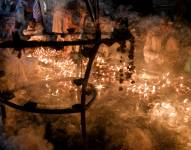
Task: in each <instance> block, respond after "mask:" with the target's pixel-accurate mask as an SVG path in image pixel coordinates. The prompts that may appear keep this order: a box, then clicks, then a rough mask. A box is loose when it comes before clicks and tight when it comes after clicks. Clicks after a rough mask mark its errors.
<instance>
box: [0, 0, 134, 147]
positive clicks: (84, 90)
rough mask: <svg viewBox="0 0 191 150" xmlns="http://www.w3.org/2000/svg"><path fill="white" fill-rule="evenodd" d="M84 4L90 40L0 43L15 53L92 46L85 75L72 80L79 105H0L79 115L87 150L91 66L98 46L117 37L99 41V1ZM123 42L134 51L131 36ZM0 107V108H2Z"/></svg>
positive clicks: (3, 100)
mask: <svg viewBox="0 0 191 150" xmlns="http://www.w3.org/2000/svg"><path fill="white" fill-rule="evenodd" d="M84 2H85V4H86V8H87V10H88V12H89V16H90V17H91V21H92V23H93V25H94V27H95V34H94V35H95V37H94V38H93V39H91V40H89V39H87V40H76V41H63V42H56V41H47V42H37V41H24V40H21V39H20V38H19V37H15V38H14V39H13V41H5V42H3V43H0V48H14V49H15V50H17V51H21V50H22V49H23V48H27V47H30V48H32V47H39V46H46V47H64V46H73V45H92V48H91V50H89V51H87V52H86V53H87V55H88V58H89V60H88V64H87V67H86V70H85V74H84V77H83V78H80V79H76V80H74V83H75V84H76V85H77V86H81V99H80V101H81V102H80V103H79V104H74V105H73V106H71V108H65V109H40V108H36V107H27V105H24V106H21V105H18V104H15V103H12V102H11V101H9V100H8V99H9V98H8V99H6V98H3V97H1V96H0V103H1V104H2V106H4V105H6V106H9V107H12V108H14V109H17V110H21V111H25V112H32V113H43V114H71V113H80V115H81V133H82V137H83V142H84V149H85V150H86V149H87V138H86V110H87V109H88V108H89V107H90V106H91V104H92V103H93V101H94V100H95V99H96V95H97V92H96V89H95V88H94V87H93V86H90V87H91V88H89V89H88V86H89V83H88V81H89V77H90V73H91V69H92V65H93V62H94V59H95V57H96V54H97V52H98V49H99V46H100V44H102V43H105V44H107V45H112V44H113V43H114V42H119V39H118V37H116V38H115V37H112V38H110V39H101V29H100V23H99V0H84ZM120 40H123V41H126V40H129V41H130V42H131V47H130V51H131V52H132V51H133V50H134V38H133V36H132V35H131V36H130V37H125V36H123V39H120ZM87 95H91V99H90V100H87V97H86V96H87ZM2 106H1V107H2Z"/></svg>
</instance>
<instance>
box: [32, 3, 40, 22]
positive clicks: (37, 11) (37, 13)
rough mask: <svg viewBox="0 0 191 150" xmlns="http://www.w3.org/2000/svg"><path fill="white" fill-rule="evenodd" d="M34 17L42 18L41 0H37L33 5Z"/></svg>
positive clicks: (38, 19)
mask: <svg viewBox="0 0 191 150" xmlns="http://www.w3.org/2000/svg"><path fill="white" fill-rule="evenodd" d="M33 18H34V19H35V20H36V21H40V20H41V19H42V12H41V7H40V3H39V0H35V2H34V5H33Z"/></svg>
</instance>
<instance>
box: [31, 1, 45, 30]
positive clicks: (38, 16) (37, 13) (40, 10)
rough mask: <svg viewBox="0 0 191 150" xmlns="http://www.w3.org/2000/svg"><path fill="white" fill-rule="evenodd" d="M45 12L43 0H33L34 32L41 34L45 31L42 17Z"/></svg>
mask: <svg viewBox="0 0 191 150" xmlns="http://www.w3.org/2000/svg"><path fill="white" fill-rule="evenodd" d="M46 11H47V8H46V3H45V1H44V0H35V1H34V4H33V18H34V20H35V23H36V26H35V30H36V31H37V32H40V33H42V32H43V31H44V30H45V28H44V27H45V24H46V23H45V20H44V16H45V13H46Z"/></svg>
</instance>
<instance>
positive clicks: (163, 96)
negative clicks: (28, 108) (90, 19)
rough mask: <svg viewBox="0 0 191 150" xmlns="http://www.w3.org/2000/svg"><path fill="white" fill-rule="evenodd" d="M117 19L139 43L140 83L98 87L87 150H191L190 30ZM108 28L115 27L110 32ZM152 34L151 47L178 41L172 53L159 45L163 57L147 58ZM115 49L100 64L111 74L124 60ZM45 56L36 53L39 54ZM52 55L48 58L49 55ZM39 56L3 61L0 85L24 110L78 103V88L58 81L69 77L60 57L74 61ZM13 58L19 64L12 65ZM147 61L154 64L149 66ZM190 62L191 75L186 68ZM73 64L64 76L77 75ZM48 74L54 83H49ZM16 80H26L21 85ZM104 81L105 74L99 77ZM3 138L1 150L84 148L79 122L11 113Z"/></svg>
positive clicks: (133, 17) (159, 21)
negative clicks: (25, 106)
mask: <svg viewBox="0 0 191 150" xmlns="http://www.w3.org/2000/svg"><path fill="white" fill-rule="evenodd" d="M116 12H117V15H118V17H128V18H129V28H130V30H131V32H132V34H133V35H134V37H135V41H136V45H135V46H136V50H135V66H136V72H135V74H134V76H133V79H134V80H135V83H134V84H130V83H129V82H128V81H127V82H125V83H123V84H122V85H121V84H119V82H118V81H117V80H115V82H111V83H110V82H108V81H107V82H105V84H103V88H101V90H100V89H99V88H98V97H97V99H96V101H95V103H94V104H93V105H92V107H91V108H90V109H89V110H88V111H87V135H88V147H89V149H91V150H137V149H139V150H189V149H190V148H191V138H190V134H191V129H190V124H191V94H190V90H191V87H190V72H189V65H190V64H189V63H190V62H187V61H188V58H189V57H191V55H190V53H191V51H190V44H191V43H190V39H191V29H190V28H189V27H188V26H187V25H186V24H181V23H178V22H170V21H168V20H166V18H162V17H159V16H147V17H140V16H139V15H138V14H137V13H132V12H130V11H129V10H128V9H126V8H124V7H123V6H120V7H119V8H118V9H117V11H115V13H116ZM105 13H106V14H107V12H105ZM110 13H112V12H110ZM111 19H113V18H109V17H105V16H102V18H101V23H102V24H101V26H102V30H103V31H105V32H111V31H112V28H113V24H114V23H113V22H114V21H113V20H111ZM110 21H111V22H112V23H110V24H109V25H108V22H110ZM108 28H109V29H108ZM168 33H169V34H168ZM150 34H152V35H153V36H151V38H150V40H152V39H153V41H155V42H156V41H158V44H159V43H160V42H159V41H162V37H163V39H165V40H166V41H165V40H163V41H165V43H167V41H168V40H167V39H169V36H171V37H173V40H171V43H170V44H169V45H172V46H170V48H169V47H168V46H166V45H167V44H163V45H162V44H161V45H162V46H161V45H157V42H156V43H155V44H154V45H155V47H159V46H161V51H154V52H152V51H147V52H148V53H146V52H145V51H146V50H147V47H146V44H147V40H148V37H149V36H150ZM165 35H166V36H165ZM115 44H116V43H115ZM115 44H114V45H113V46H111V47H108V46H106V45H102V47H101V48H100V50H99V51H100V53H99V57H98V58H99V59H98V58H97V61H100V57H103V58H102V59H106V60H107V63H108V66H107V67H109V66H112V65H115V63H118V64H119V62H118V58H117V57H118V56H119V57H120V55H121V54H119V53H117V52H116V47H117V44H116V45H115ZM149 46H150V45H149ZM174 47H175V48H174ZM176 48H178V50H177V51H176ZM41 50H42V49H38V52H41ZM47 51H48V52H49V50H48V49H47ZM42 52H43V53H42V54H43V57H38V56H37V55H36V54H35V53H32V54H31V55H30V57H29V58H28V57H25V56H26V55H24V57H23V58H22V59H18V58H17V55H16V54H12V53H8V54H7V53H6V54H5V58H4V59H5V60H6V61H5V65H4V66H5V70H6V76H5V77H4V78H3V79H2V78H1V80H2V81H1V82H3V83H4V84H6V85H7V86H5V87H7V88H8V89H9V88H10V89H17V91H16V92H15V93H14V94H15V95H16V97H15V98H14V101H16V102H18V103H22V104H24V103H25V102H26V100H31V101H35V102H39V101H40V100H41V101H40V103H41V104H42V106H43V104H45V103H46V102H47V103H48V106H47V107H53V106H55V105H56V107H60V105H61V104H62V105H61V106H68V105H69V104H72V103H73V102H74V103H77V102H78V101H77V100H76V99H77V98H78V97H77V94H76V88H71V89H70V90H67V89H69V86H64V85H63V82H60V80H61V76H64V77H66V76H68V75H69V74H68V72H63V70H62V69H61V68H64V64H63V63H61V58H65V60H67V61H68V62H70V59H69V58H68V57H65V56H61V58H60V56H59V55H56V54H58V53H59V52H55V51H54V52H52V53H48V54H47V55H46V52H45V51H43V50H42ZM116 54H117V55H116ZM33 56H35V57H33ZM106 56H107V57H106ZM108 57H109V58H111V59H108ZM15 59H16V60H17V62H16V61H14V60H15ZM153 59H154V60H153ZM147 61H149V62H150V61H151V62H152V63H150V64H149V63H147ZM37 62H38V63H37ZM15 63H17V68H15V70H14V69H11V68H12V67H13V68H14V66H15V65H16V64H15ZM99 63H102V66H103V64H104V62H102V61H100V62H99ZM187 63H188V65H187V66H188V68H185V64H187ZM26 64H27V65H28V66H27V67H26V66H25V65H26ZM68 65H69V66H70V68H69V67H68V66H67V68H64V69H65V70H66V71H67V69H68V70H69V69H73V70H75V69H76V66H75V64H74V63H70V64H68ZM104 65H105V64H104ZM29 66H30V67H29ZM94 67H95V66H94ZM29 68H30V69H29ZM31 68H32V69H31ZM16 69H17V70H16ZM33 69H34V70H35V69H37V70H38V71H36V74H35V75H36V78H34V74H32V73H31V72H32V71H33ZM100 69H101V68H100ZM94 70H96V69H95V68H94ZM190 71H191V70H190ZM103 73H104V72H103ZM50 74H51V75H52V76H46V75H50ZM15 75H17V77H18V78H21V79H20V80H16V79H15ZM93 75H95V73H93ZM93 75H92V76H93ZM71 76H74V74H72V75H71ZM102 76H103V74H101V75H100V76H99V78H102ZM45 77H47V78H45ZM22 79H23V80H22ZM24 79H25V80H24ZM31 79H33V80H31ZM9 81H10V82H9ZM24 81H27V82H24ZM91 81H93V83H94V84H97V85H99V82H100V83H102V81H100V80H96V81H94V80H93V79H92V78H91ZM23 82H24V83H23ZM27 84H28V85H27ZM70 84H71V83H68V84H67V85H70ZM70 86H71V87H72V86H73V85H70ZM120 86H122V87H123V90H122V91H119V87H120ZM22 87H24V88H22ZM57 89H59V91H57ZM62 89H64V90H62ZM66 91H67V92H66ZM75 94H76V95H75ZM76 97H77V98H76ZM38 98H39V101H38ZM75 98H76V99H75ZM71 99H75V100H74V101H72V100H71ZM52 100H55V101H52ZM70 100H71V101H70ZM3 133H4V134H3V135H1V136H0V148H1V147H2V149H5V150H9V149H13V150H52V149H55V150H60V149H69V150H75V149H76V150H79V149H81V148H82V138H81V133H80V117H79V115H68V116H62V115H60V116H48V115H36V114H30V113H23V112H19V111H15V110H12V109H9V108H7V119H6V124H5V126H4V131H3ZM1 143H2V144H1Z"/></svg>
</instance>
